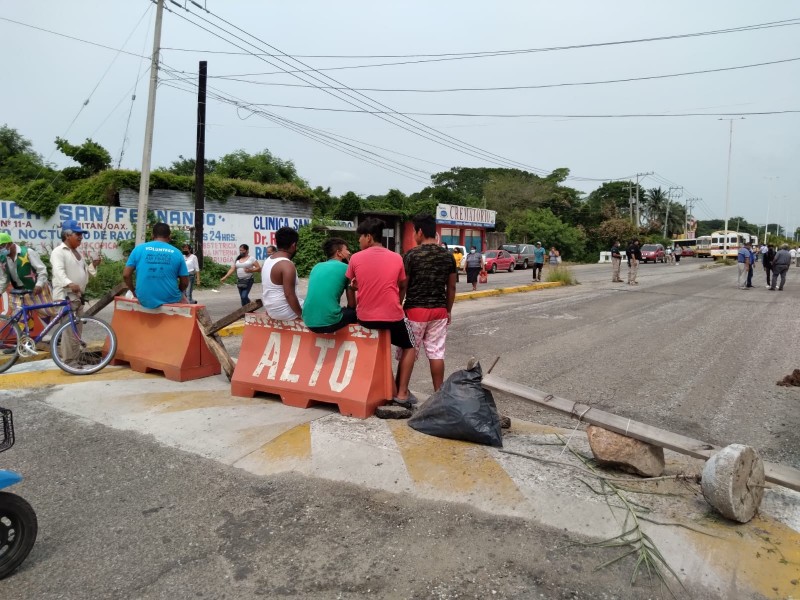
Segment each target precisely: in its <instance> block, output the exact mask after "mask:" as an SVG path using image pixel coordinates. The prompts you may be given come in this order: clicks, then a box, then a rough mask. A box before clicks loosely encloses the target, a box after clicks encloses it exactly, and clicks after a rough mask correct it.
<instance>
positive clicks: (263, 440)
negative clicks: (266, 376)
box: [0, 361, 800, 598]
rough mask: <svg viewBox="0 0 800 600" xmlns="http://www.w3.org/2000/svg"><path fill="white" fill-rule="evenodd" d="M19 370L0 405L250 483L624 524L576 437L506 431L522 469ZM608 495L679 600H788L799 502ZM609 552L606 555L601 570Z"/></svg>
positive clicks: (277, 413) (499, 457) (221, 381)
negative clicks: (710, 598) (720, 505)
mask: <svg viewBox="0 0 800 600" xmlns="http://www.w3.org/2000/svg"><path fill="white" fill-rule="evenodd" d="M21 367H22V368H16V369H15V371H14V372H12V373H9V374H5V375H3V376H2V377H1V378H0V381H2V386H3V389H4V390H6V391H4V392H0V396H2V394H15V393H17V392H16V391H15V390H21V389H25V390H39V392H38V393H37V397H38V398H39V399H41V400H42V401H43V402H45V403H47V404H48V405H50V406H52V407H55V408H58V409H60V410H62V411H64V412H67V413H69V414H72V415H75V416H77V417H79V418H84V419H88V420H90V421H92V422H95V423H99V424H102V425H105V426H108V427H111V428H115V429H120V430H127V431H134V432H138V433H141V434H143V435H149V436H153V437H154V438H155V439H156V440H157V441H158V442H160V443H162V444H164V445H167V446H170V447H174V448H177V449H180V450H183V451H187V452H191V453H194V454H197V455H200V456H203V457H206V458H209V459H212V460H215V461H218V462H220V463H223V464H225V465H229V466H233V467H236V468H240V469H244V470H246V471H249V472H251V473H254V474H257V475H270V474H275V473H282V472H287V471H295V472H299V473H303V474H305V475H308V476H311V477H319V478H323V479H330V480H336V481H343V482H349V483H353V484H357V485H361V486H364V487H366V488H370V489H378V490H384V491H387V492H393V493H408V494H412V495H414V496H417V497H420V498H427V499H435V500H440V501H446V502H457V503H466V504H469V505H470V506H473V507H476V508H478V509H481V510H484V511H486V512H488V513H491V514H497V515H510V516H515V517H520V518H524V519H530V520H533V521H536V522H538V523H542V524H545V525H548V526H551V527H557V528H559V529H561V530H563V531H566V532H570V533H573V534H575V535H576V536H588V537H590V538H594V539H597V540H602V539H610V538H612V537H614V536H617V535H619V534H620V533H622V531H623V527H624V525H623V523H624V521H625V516H626V515H625V511H623V510H622V509H620V508H611V507H610V506H609V503H608V502H607V499H606V498H604V497H602V496H601V495H599V494H598V493H596V492H595V491H592V490H591V489H590V488H589V486H591V487H592V488H595V490H598V489H599V487H600V482H599V480H597V479H596V478H595V477H594V476H592V475H591V474H589V473H586V472H585V466H584V465H583V463H582V462H581V461H580V460H579V459H578V458H577V457H576V456H575V455H573V453H572V451H571V450H570V449H572V450H574V451H575V452H578V453H580V454H581V455H584V456H590V451H589V448H588V442H587V440H586V436H585V434H584V433H583V432H582V431H579V430H577V429H576V430H574V431H566V430H562V429H557V428H552V427H546V426H541V425H537V424H535V423H530V422H525V421H520V420H513V421H512V427H511V429H510V430H508V431H507V432H506V433H505V435H504V449H507V450H512V451H515V452H520V453H523V454H526V455H529V456H532V457H534V458H532V459H531V458H523V457H520V456H516V455H510V454H505V453H503V452H502V451H501V450H498V449H495V448H489V447H484V446H479V445H475V444H469V443H464V442H458V441H453V440H446V439H440V438H436V437H430V436H426V435H423V434H420V433H418V432H416V431H414V430H413V429H411V428H410V427H408V425H407V423H406V422H405V421H383V420H380V419H377V418H371V419H366V420H359V419H352V418H348V417H342V416H341V415H339V414H338V413H337V412H335V410H332V409H331V408H329V407H327V406H326V405H318V406H317V407H315V408H311V409H307V410H301V409H294V408H291V407H287V406H285V405H283V404H282V403H281V402H280V401H279V400H276V399H273V398H272V397H266V396H265V397H258V398H254V399H249V398H238V397H233V396H231V395H230V384H229V382H228V381H227V380H226V379H225V378H224V377H221V376H217V377H210V378H206V379H201V380H196V381H190V382H184V383H176V382H171V381H168V380H166V379H164V378H162V377H160V376H158V375H143V374H139V373H134V372H132V371H130V370H129V369H127V368H120V367H108V368H106V369H104V370H103V371H102V372H101V373H99V374H97V375H94V376H91V377H73V376H69V375H67V374H65V373H63V372H61V371H60V370H57V369H55V367H54V365H53V364H52V362H50V361H39V362H38V363H29V364H27V365H22V366H21ZM564 442H567V443H568V444H569V449H567V448H565V447H564ZM701 467H702V463H701V462H700V461H696V460H693V459H687V458H686V457H683V456H681V455H677V454H673V453H670V452H667V473H668V474H672V475H677V474H679V473H696V472H698V471H699V470H700V469H701ZM606 474H607V475H608V474H609V473H606ZM610 475H613V476H622V477H627V476H626V475H624V474H615V473H611V474H610ZM616 483H617V484H618V485H620V486H623V487H626V488H630V489H632V488H636V489H641V490H642V492H643V493H641V494H640V493H632V492H626V496H627V497H629V498H630V499H631V500H633V501H635V502H636V503H638V504H640V505H643V506H646V507H647V509H648V510H649V513H648V514H647V515H646V518H647V521H644V520H642V521H640V522H641V524H642V527H643V530H644V531H645V532H646V533H647V534H648V535H650V536H651V537H652V538H653V540H654V543H655V544H656V546H657V547H658V548H659V550H660V551H661V552H662V553H663V554H664V556H665V557H666V559H667V561H668V562H669V564H670V566H671V567H672V568H673V569H674V570H675V572H676V573H678V574H679V575H680V577H681V580H682V581H683V583H684V585H686V586H687V588H688V590H692V589H697V588H705V589H707V590H713V591H715V593H717V594H719V597H729V598H736V597H742V595H743V593H744V592H745V591H747V592H748V593H749V592H751V591H752V592H757V593H759V594H762V595H764V596H769V597H780V598H789V597H794V596H793V595H794V594H797V589H798V583H797V582H798V578H800V534H798V531H800V494H797V493H795V492H791V491H789V490H785V489H783V488H779V487H772V488H770V489H768V490H767V491H766V495H765V499H764V502H763V504H762V507H761V511H760V515H759V516H758V517H757V518H756V519H754V520H753V521H751V522H750V523H748V524H746V525H738V524H731V523H729V522H726V521H724V520H723V519H722V518H721V517H718V516H717V515H716V514H715V513H714V512H713V511H712V510H711V509H710V507H709V506H708V505H707V504H706V503H705V502H704V500H703V499H702V495H701V494H700V493H699V488H698V486H697V485H696V484H688V483H685V482H683V481H680V480H668V481H658V482H651V483H634V482H616ZM654 492H655V493H654ZM643 518H644V517H643ZM656 523H666V524H672V525H676V526H666V525H657V524H656ZM628 526H630V521H629V522H628ZM620 550H622V549H620V548H617V549H615V550H613V551H610V552H611V553H610V555H609V559H611V558H613V557H614V556H616V555H617V554H618V553H619V554H621V553H622V552H621V551H620Z"/></svg>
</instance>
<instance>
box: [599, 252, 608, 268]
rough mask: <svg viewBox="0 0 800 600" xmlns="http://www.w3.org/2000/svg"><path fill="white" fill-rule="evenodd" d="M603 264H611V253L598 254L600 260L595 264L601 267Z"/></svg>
mask: <svg viewBox="0 0 800 600" xmlns="http://www.w3.org/2000/svg"><path fill="white" fill-rule="evenodd" d="M604 263H609V264H610V263H611V252H601V253H600V260H598V261H597V264H599V265H602V264H604Z"/></svg>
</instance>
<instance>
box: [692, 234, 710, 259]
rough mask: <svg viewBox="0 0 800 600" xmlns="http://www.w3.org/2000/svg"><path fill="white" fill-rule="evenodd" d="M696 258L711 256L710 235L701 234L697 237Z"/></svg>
mask: <svg viewBox="0 0 800 600" xmlns="http://www.w3.org/2000/svg"><path fill="white" fill-rule="evenodd" d="M695 256H696V257H697V258H708V257H709V256H711V236H710V235H701V236H700V237H699V238H697V249H696V250H695Z"/></svg>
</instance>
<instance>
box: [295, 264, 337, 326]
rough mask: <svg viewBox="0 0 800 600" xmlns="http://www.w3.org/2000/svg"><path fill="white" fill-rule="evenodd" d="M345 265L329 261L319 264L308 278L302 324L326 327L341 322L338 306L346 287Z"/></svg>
mask: <svg viewBox="0 0 800 600" xmlns="http://www.w3.org/2000/svg"><path fill="white" fill-rule="evenodd" d="M346 272H347V265H346V264H344V263H343V262H342V261H340V260H335V259H331V260H329V261H327V262H324V263H319V264H318V265H317V266H315V267H314V268H313V269H311V275H309V276H308V292H307V293H306V300H305V303H304V304H303V322H304V323H305V324H306V326H308V327H328V326H329V325H335V324H336V323H338V322H339V321H341V320H342V307H341V304H340V301H341V298H342V293H343V292H344V290H345V288H346V287H347V279H346V278H345V276H344V275H345V273H346Z"/></svg>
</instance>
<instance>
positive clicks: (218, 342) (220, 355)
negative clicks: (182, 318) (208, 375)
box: [197, 308, 236, 381]
mask: <svg viewBox="0 0 800 600" xmlns="http://www.w3.org/2000/svg"><path fill="white" fill-rule="evenodd" d="M197 321H198V323H199V324H200V333H202V334H203V340H205V342H206V346H208V349H209V350H211V353H212V354H213V355H214V356H216V357H217V360H219V364H220V365H221V366H222V371H223V372H224V373H225V376H226V377H227V378H228V380H229V381H230V379H231V377H233V370H234V369H235V368H236V362H235V361H234V360H233V359H232V358H231V355H230V354H228V350H227V349H226V348H225V344H223V343H222V338H220V337H219V336H218V335H217V334H216V333H212V334H211V335H206V333H205V329H206V328H207V327H209V326H210V325H211V315H209V314H208V310H206V309H205V308H200V309H198V310H197Z"/></svg>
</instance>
